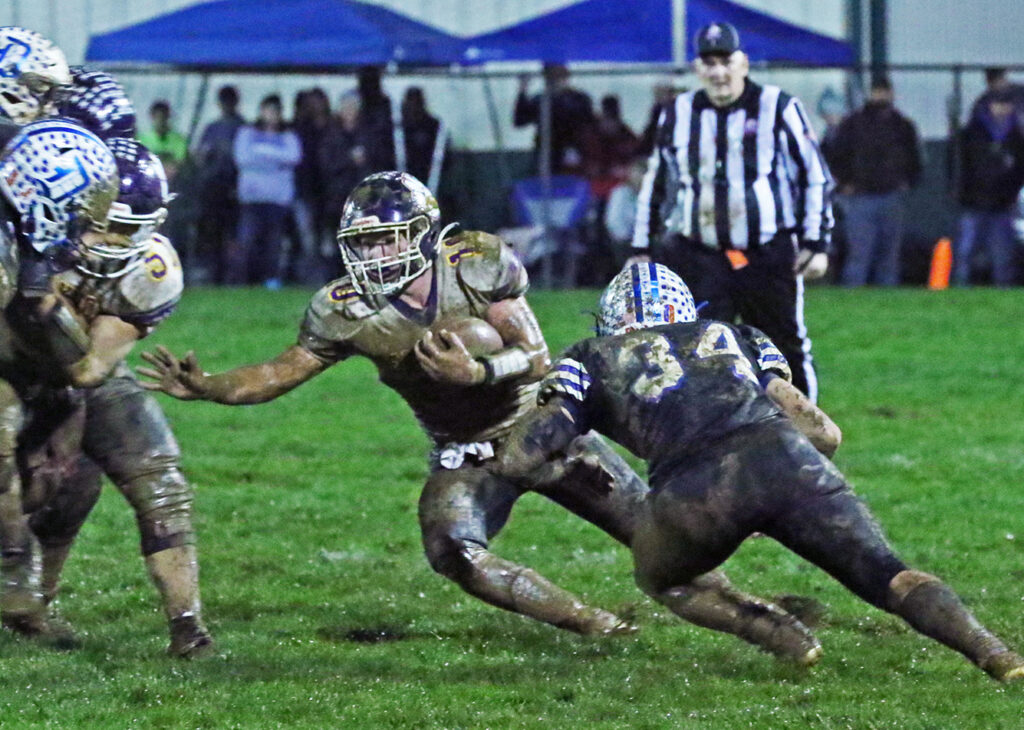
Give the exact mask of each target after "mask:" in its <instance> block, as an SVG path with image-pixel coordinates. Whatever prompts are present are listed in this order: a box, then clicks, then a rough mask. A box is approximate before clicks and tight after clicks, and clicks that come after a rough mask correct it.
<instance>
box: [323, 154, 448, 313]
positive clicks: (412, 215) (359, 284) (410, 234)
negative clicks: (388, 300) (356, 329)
mask: <svg viewBox="0 0 1024 730" xmlns="http://www.w3.org/2000/svg"><path fill="white" fill-rule="evenodd" d="M440 223H441V210H440V208H438V205H437V200H436V199H435V198H434V194H433V193H431V192H430V190H429V189H427V186H426V185H424V184H423V183H421V182H420V181H419V180H417V179H416V178H415V177H413V176H412V175H410V174H408V173H406V172H378V173H374V174H373V175H370V176H369V177H367V178H364V179H363V181H362V182H360V183H359V184H358V185H356V187H355V188H354V189H353V190H352V193H351V194H350V195H349V196H348V199H347V200H346V201H345V207H344V208H343V209H342V213H341V223H340V224H339V226H338V246H339V248H340V249H341V258H342V260H343V261H344V262H345V267H346V268H347V269H348V273H349V274H350V275H351V276H352V285H353V286H354V287H355V288H356V290H357V291H358V292H359V293H360V294H380V295H387V294H391V293H393V292H396V291H401V290H402V289H403V288H404V287H405V286H406V284H408V283H409V282H410V281H412V280H413V279H415V278H416V277H418V276H419V275H420V274H422V273H423V272H424V271H426V270H427V269H428V268H430V265H431V264H432V263H433V261H434V249H435V245H436V243H437V239H438V237H439V235H438V234H439V231H438V228H439V227H440ZM382 247H386V248H388V249H389V250H388V251H387V252H386V253H384V254H383V255H378V251H379V250H380V249H381V248H382Z"/></svg>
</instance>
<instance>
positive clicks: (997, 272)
mask: <svg viewBox="0 0 1024 730" xmlns="http://www.w3.org/2000/svg"><path fill="white" fill-rule="evenodd" d="M959 141H960V144H959V151H960V179H959V201H960V205H961V206H962V207H963V211H962V212H961V214H960V235H959V236H958V237H957V239H956V244H955V246H954V249H953V280H954V281H955V282H956V283H957V284H959V285H961V286H965V285H967V284H969V283H970V275H971V255H972V253H973V252H974V250H975V248H976V247H978V246H979V245H980V246H981V247H983V248H985V249H987V251H988V255H989V258H990V260H991V264H992V283H993V284H995V285H996V286H1010V285H1012V284H1013V283H1015V281H1016V276H1017V272H1016V265H1015V262H1014V231H1013V215H1014V208H1015V206H1016V203H1017V196H1018V195H1019V194H1020V190H1021V186H1022V185H1024V129H1022V128H1021V123H1020V121H1019V119H1018V118H1017V116H1016V115H1015V114H1014V99H1013V97H1012V96H1011V94H1010V93H1009V92H1006V91H996V92H991V93H990V94H989V96H988V101H987V103H986V104H984V105H983V106H981V107H979V108H978V113H977V114H976V115H975V116H974V117H973V118H972V119H971V121H970V122H969V123H968V124H967V126H966V127H965V128H964V129H963V131H962V132H961V133H960V140H959Z"/></svg>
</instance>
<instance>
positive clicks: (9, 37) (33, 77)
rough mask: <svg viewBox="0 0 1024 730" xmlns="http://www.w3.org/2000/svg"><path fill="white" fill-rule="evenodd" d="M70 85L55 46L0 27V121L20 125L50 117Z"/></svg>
mask: <svg viewBox="0 0 1024 730" xmlns="http://www.w3.org/2000/svg"><path fill="white" fill-rule="evenodd" d="M70 85H71V72H70V69H69V68H68V62H67V60H66V59H65V58H64V54H63V53H62V52H61V50H60V49H59V48H57V46H55V45H54V44H53V43H51V42H50V41H49V40H47V39H46V38H44V37H43V36H41V35H39V34H38V33H36V32H35V31H32V30H28V29H26V28H19V27H16V26H4V27H0V118H6V119H8V120H10V121H11V122H13V123H14V124H16V125H23V124H28V123H29V122H34V121H36V120H37V119H42V118H43V117H48V116H53V114H54V113H55V112H56V110H57V106H58V104H59V103H60V95H61V93H62V92H64V91H66V90H67V89H68V88H69V87H70Z"/></svg>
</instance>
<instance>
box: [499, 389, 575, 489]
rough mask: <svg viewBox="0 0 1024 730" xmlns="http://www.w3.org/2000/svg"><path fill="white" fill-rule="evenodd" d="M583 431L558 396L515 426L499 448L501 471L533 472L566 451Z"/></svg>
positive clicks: (516, 473)
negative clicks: (554, 456) (555, 455)
mask: <svg viewBox="0 0 1024 730" xmlns="http://www.w3.org/2000/svg"><path fill="white" fill-rule="evenodd" d="M581 433H582V430H581V428H580V425H579V423H578V421H577V420H576V418H575V416H574V415H573V414H572V411H571V410H570V409H569V408H567V407H566V406H565V404H564V403H563V401H562V399H561V398H557V397H556V398H554V399H553V400H551V401H550V402H548V403H546V404H544V405H543V406H541V407H539V408H537V409H536V410H535V411H532V412H531V413H529V414H527V415H526V416H524V417H523V418H522V419H520V420H519V422H518V423H517V424H516V425H515V427H514V428H513V429H512V431H511V433H510V434H509V435H508V437H507V438H506V439H505V443H504V444H503V445H502V447H501V449H500V450H499V451H498V454H497V457H496V458H497V464H498V471H499V472H500V473H501V474H504V475H506V476H516V475H520V474H526V473H528V472H531V471H533V470H535V469H537V468H539V467H540V466H541V465H542V464H544V463H545V462H546V461H549V460H550V459H551V457H552V456H553V455H554V454H557V453H560V452H563V451H565V449H566V448H568V446H569V444H570V443H571V442H572V440H573V439H574V438H576V437H577V436H579V435H580V434H581Z"/></svg>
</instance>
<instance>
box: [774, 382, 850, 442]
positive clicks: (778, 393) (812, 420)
mask: <svg viewBox="0 0 1024 730" xmlns="http://www.w3.org/2000/svg"><path fill="white" fill-rule="evenodd" d="M765 392H767V393H768V397H769V398H771V399H772V401H773V402H774V403H775V404H776V405H777V406H778V407H779V408H781V409H782V411H783V412H784V413H785V414H786V415H787V416H789V419H790V420H791V421H792V422H793V424H794V425H795V426H796V427H797V428H799V429H800V431H801V432H802V433H803V434H804V436H806V437H807V438H808V440H809V441H810V442H811V443H812V444H814V448H816V449H817V450H818V451H820V452H821V453H823V454H824V455H825V456H828V457H830V458H831V456H832V455H833V454H834V453H835V452H836V449H838V448H839V444H840V443H842V440H843V434H842V431H840V430H839V426H837V425H836V423H835V421H833V420H832V419H831V418H829V417H828V414H827V413H825V411H823V410H821V409H820V408H818V406H816V405H815V404H814V403H812V402H811V401H810V399H809V398H808V397H807V396H806V395H804V394H803V393H801V392H800V391H799V390H798V389H797V388H796V386H794V385H793V384H792V383H790V382H789V381H787V380H784V379H783V378H772V379H771V381H769V383H768V385H767V387H766V388H765Z"/></svg>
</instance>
